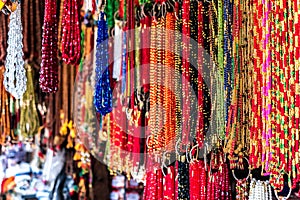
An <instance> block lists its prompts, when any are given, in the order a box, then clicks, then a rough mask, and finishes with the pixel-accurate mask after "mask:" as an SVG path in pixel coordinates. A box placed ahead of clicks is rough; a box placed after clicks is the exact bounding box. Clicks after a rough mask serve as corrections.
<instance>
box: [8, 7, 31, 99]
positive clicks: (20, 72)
mask: <svg viewBox="0 0 300 200" xmlns="http://www.w3.org/2000/svg"><path fill="white" fill-rule="evenodd" d="M22 39H23V35H22V22H21V6H20V5H18V7H17V10H16V11H15V12H13V13H12V14H11V15H10V22H9V32H8V41H7V43H8V48H7V56H6V63H5V73H4V86H5V89H6V90H7V91H8V92H9V93H11V94H12V95H13V96H14V97H15V98H16V99H20V98H21V97H22V95H23V94H24V92H25V91H26V82H27V78H26V71H25V69H24V60H23V51H22V48H23V44H22Z"/></svg>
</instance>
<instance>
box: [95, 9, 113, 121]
mask: <svg viewBox="0 0 300 200" xmlns="http://www.w3.org/2000/svg"><path fill="white" fill-rule="evenodd" d="M107 50H108V27H107V22H106V20H105V13H104V12H100V14H99V20H98V36H97V46H96V70H95V71H96V77H95V79H96V82H95V91H94V106H95V109H96V111H97V112H98V113H100V114H101V115H106V114H107V113H109V112H111V111H112V90H111V88H110V80H109V70H108V51H107Z"/></svg>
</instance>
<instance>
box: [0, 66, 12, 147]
mask: <svg viewBox="0 0 300 200" xmlns="http://www.w3.org/2000/svg"><path fill="white" fill-rule="evenodd" d="M4 70H5V69H4V66H1V67H0V86H1V87H0V93H1V95H0V96H1V98H0V99H1V101H0V108H1V118H0V128H1V130H2V131H1V136H0V144H4V142H5V140H6V137H7V136H9V135H10V127H11V126H10V118H9V115H10V110H9V94H8V93H7V91H6V90H5V87H4V85H3V78H4V76H3V74H4Z"/></svg>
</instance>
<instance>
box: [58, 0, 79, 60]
mask: <svg viewBox="0 0 300 200" xmlns="http://www.w3.org/2000/svg"><path fill="white" fill-rule="evenodd" d="M79 2H80V1H77V0H75V1H72V0H63V8H62V9H63V12H62V15H61V18H62V22H61V28H62V38H61V44H62V45H61V53H62V59H63V61H64V62H66V63H67V64H78V63H79V61H80V58H81V57H80V24H79V20H80V19H79V12H78V11H79V9H78V7H79V6H80V4H79Z"/></svg>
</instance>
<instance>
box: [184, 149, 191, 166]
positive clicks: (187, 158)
mask: <svg viewBox="0 0 300 200" xmlns="http://www.w3.org/2000/svg"><path fill="white" fill-rule="evenodd" d="M188 147H189V146H188V145H186V147H185V156H186V161H187V163H190V160H189V153H188V152H189V151H188Z"/></svg>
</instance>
